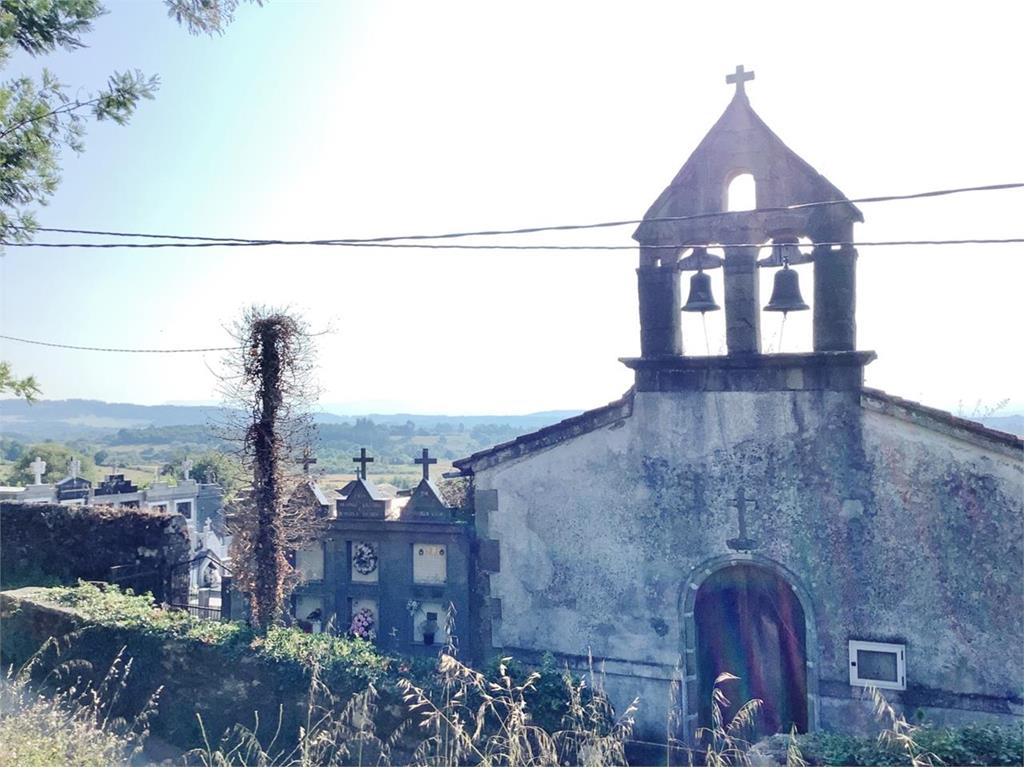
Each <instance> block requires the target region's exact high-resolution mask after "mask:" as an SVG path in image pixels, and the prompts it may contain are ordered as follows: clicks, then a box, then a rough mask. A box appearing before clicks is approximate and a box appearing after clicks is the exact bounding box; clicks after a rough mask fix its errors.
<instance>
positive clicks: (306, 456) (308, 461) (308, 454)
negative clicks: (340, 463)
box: [302, 447, 316, 477]
mask: <svg viewBox="0 0 1024 767" xmlns="http://www.w3.org/2000/svg"><path fill="white" fill-rule="evenodd" d="M314 463H316V458H314V457H313V453H312V451H311V450H310V449H309V448H308V447H306V448H303V450H302V472H303V473H304V474H305V475H306V476H307V477H308V476H309V467H310V466H312V465H313V464H314Z"/></svg>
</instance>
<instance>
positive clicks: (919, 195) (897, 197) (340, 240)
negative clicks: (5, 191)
mask: <svg viewBox="0 0 1024 767" xmlns="http://www.w3.org/2000/svg"><path fill="white" fill-rule="evenodd" d="M1020 188H1024V182H1012V183H1006V184H987V185H983V186H969V187H955V188H950V189H933V190H928V191H925V192H912V193H910V194H890V195H875V196H872V197H859V198H855V199H852V200H846V199H842V200H821V201H818V202H806V203H797V204H794V205H786V206H776V207H765V208H755V209H753V210H745V211H717V212H714V213H696V214H691V215H685V216H652V217H650V218H644V219H625V220H620V221H603V222H597V223H590V224H559V225H552V226H531V227H521V228H516V229H489V230H480V231H471V232H448V233H444V234H413V235H392V236H386V237H370V238H356V237H334V238H329V239H317V240H286V239H263V238H250V237H205V236H200V235H195V236H193V235H181V234H152V233H144V232H120V231H105V230H99V229H70V228H60V227H35V228H22V230H23V231H40V232H54V233H61V234H90V235H99V236H106V237H141V238H146V239H170V240H194V241H198V242H204V243H221V244H231V243H240V244H245V245H257V244H258V245H323V244H332V245H333V244H357V243H358V244H368V243H382V242H395V241H399V240H442V239H455V238H462V237H491V236H498V235H510V234H536V233H539V232H564V231H578V230H585V229H607V228H612V227H618V226H630V225H638V224H643V223H662V222H680V221H696V220H701V219H708V218H716V217H727V216H736V215H741V214H751V213H780V212H786V211H798V210H804V209H807V208H815V207H824V206H831V205H851V204H865V203H879V202H896V201H901V200H915V199H927V198H933V197H945V196H948V195H953V194H964V193H969V192H993V191H1005V190H1010V189H1020ZM13 228H19V227H13ZM3 244H5V245H11V246H17V245H19V244H20V243H3Z"/></svg>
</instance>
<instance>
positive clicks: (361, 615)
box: [348, 607, 375, 639]
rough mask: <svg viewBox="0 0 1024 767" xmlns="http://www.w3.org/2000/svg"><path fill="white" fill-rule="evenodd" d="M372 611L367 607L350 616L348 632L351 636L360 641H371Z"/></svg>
mask: <svg viewBox="0 0 1024 767" xmlns="http://www.w3.org/2000/svg"><path fill="white" fill-rule="evenodd" d="M374 623H375V622H374V620H373V610H371V609H370V608H369V607H364V608H362V609H361V610H359V611H357V612H356V614H355V615H353V616H352V625H351V626H349V629H348V630H349V632H350V633H351V634H352V636H356V637H359V638H360V639H373V627H374Z"/></svg>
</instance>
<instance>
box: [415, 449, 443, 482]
mask: <svg viewBox="0 0 1024 767" xmlns="http://www.w3.org/2000/svg"><path fill="white" fill-rule="evenodd" d="M413 463H417V464H420V465H421V466H423V479H430V465H431V464H433V463H437V459H436V458H431V457H430V451H429V450H427V449H426V448H423V455H422V457H420V458H417V459H416V460H414V461H413Z"/></svg>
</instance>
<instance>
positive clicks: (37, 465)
mask: <svg viewBox="0 0 1024 767" xmlns="http://www.w3.org/2000/svg"><path fill="white" fill-rule="evenodd" d="M28 467H29V468H30V469H32V473H33V474H35V476H36V481H35V484H37V485H41V484H43V475H44V474H45V473H46V461H44V460H43V459H42V458H40V457H39V456H38V455H37V456H36V459H35V460H34V461H32V463H30V464H29V465H28Z"/></svg>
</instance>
